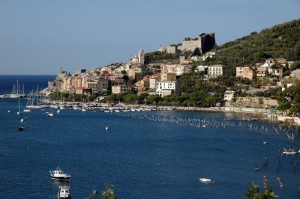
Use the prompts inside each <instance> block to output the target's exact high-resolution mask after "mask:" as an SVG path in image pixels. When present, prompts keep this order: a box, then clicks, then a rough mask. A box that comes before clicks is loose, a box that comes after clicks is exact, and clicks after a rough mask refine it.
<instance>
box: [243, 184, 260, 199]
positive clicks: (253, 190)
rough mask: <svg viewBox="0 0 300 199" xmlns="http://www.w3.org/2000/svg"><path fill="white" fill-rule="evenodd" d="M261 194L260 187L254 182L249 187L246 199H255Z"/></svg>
mask: <svg viewBox="0 0 300 199" xmlns="http://www.w3.org/2000/svg"><path fill="white" fill-rule="evenodd" d="M258 193H259V186H258V185H257V184H255V183H254V182H252V183H251V184H249V185H248V191H247V192H246V193H245V196H246V199H255V197H256V196H257V194H258Z"/></svg>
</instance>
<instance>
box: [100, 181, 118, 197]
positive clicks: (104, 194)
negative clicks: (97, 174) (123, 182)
mask: <svg viewBox="0 0 300 199" xmlns="http://www.w3.org/2000/svg"><path fill="white" fill-rule="evenodd" d="M113 188H114V186H113V185H111V184H105V191H102V198H103V199H106V198H107V199H117V196H116V195H115V193H114V189H113Z"/></svg>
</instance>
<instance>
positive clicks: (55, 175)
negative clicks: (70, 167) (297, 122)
mask: <svg viewBox="0 0 300 199" xmlns="http://www.w3.org/2000/svg"><path fill="white" fill-rule="evenodd" d="M49 172H50V176H51V179H52V180H58V181H70V180H71V175H70V174H66V173H64V172H63V171H62V170H61V169H60V168H59V167H57V168H56V169H55V170H52V171H49Z"/></svg>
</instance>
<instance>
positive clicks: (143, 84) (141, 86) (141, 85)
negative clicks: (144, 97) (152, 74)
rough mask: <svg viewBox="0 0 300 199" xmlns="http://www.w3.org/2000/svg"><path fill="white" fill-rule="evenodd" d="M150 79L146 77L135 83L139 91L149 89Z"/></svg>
mask: <svg viewBox="0 0 300 199" xmlns="http://www.w3.org/2000/svg"><path fill="white" fill-rule="evenodd" d="M149 84H150V80H149V78H144V79H142V80H140V81H138V82H136V83H135V87H136V89H137V91H138V92H139V93H143V92H144V91H147V90H148V89H149Z"/></svg>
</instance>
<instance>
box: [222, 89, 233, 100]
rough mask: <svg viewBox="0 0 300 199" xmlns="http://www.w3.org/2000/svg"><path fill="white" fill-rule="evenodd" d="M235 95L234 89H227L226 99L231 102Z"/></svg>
mask: <svg viewBox="0 0 300 199" xmlns="http://www.w3.org/2000/svg"><path fill="white" fill-rule="evenodd" d="M233 97H234V91H225V93H224V101H228V102H231V100H232V98H233Z"/></svg>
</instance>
